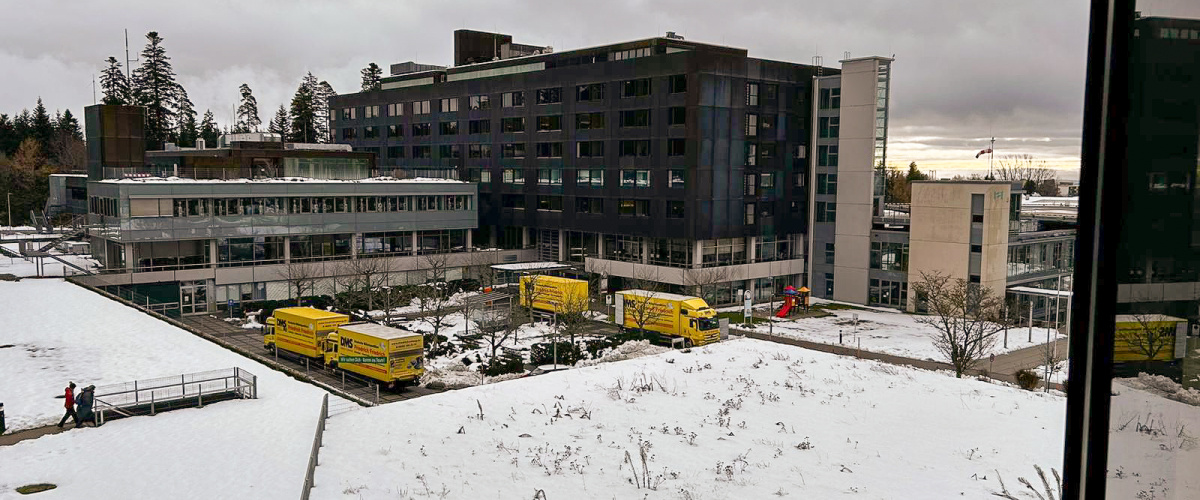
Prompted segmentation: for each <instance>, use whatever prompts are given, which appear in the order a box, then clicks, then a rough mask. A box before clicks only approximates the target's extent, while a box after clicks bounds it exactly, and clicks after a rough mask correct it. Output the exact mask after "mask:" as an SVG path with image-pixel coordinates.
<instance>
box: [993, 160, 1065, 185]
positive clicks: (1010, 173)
mask: <svg viewBox="0 0 1200 500" xmlns="http://www.w3.org/2000/svg"><path fill="white" fill-rule="evenodd" d="M992 175H993V176H995V177H996V179H997V180H1001V181H1020V182H1025V181H1033V183H1034V185H1037V184H1041V182H1042V181H1044V180H1048V179H1053V178H1054V170H1052V169H1050V168H1049V167H1047V166H1046V161H1045V160H1039V159H1037V158H1034V157H1033V155H1031V154H1019V155H1005V156H1002V157H1001V158H1000V160H999V161H997V162H996V166H995V167H992Z"/></svg>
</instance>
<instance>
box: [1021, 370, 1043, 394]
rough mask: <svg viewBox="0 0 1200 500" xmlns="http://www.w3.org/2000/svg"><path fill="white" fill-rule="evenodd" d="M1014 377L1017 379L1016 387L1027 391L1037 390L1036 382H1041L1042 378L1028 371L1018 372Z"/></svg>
mask: <svg viewBox="0 0 1200 500" xmlns="http://www.w3.org/2000/svg"><path fill="white" fill-rule="evenodd" d="M1015 376H1016V377H1017V385H1019V386H1021V388H1022V389H1025V390H1027V391H1032V390H1034V389H1037V386H1038V382H1041V381H1042V377H1039V376H1038V374H1037V373H1034V371H1033V370H1029V369H1025V370H1020V371H1018V372H1017V373H1016V374H1015Z"/></svg>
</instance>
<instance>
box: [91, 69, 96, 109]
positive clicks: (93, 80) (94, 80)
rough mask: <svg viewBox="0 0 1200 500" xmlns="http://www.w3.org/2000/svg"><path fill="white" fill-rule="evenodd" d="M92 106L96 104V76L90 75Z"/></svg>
mask: <svg viewBox="0 0 1200 500" xmlns="http://www.w3.org/2000/svg"><path fill="white" fill-rule="evenodd" d="M92 104H96V74H95V73H92Z"/></svg>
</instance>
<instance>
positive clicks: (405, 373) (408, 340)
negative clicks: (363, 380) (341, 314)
mask: <svg viewBox="0 0 1200 500" xmlns="http://www.w3.org/2000/svg"><path fill="white" fill-rule="evenodd" d="M424 352H425V338H424V337H423V336H422V335H421V334H420V333H414V332H407V331H404V330H401V329H398V328H392V327H390V326H384V325H378V324H375V323H349V324H345V325H341V326H339V327H338V329H337V331H336V332H334V333H331V334H329V336H328V337H326V342H325V364H327V365H330V366H334V367H337V368H341V369H343V370H346V371H348V372H352V373H357V374H359V375H362V376H365V377H370V378H372V379H374V380H378V381H380V382H383V383H385V384H388V385H389V386H395V385H396V384H397V383H399V384H404V383H408V382H415V381H416V380H417V379H419V378H421V374H423V373H425V366H424V360H425V356H424Z"/></svg>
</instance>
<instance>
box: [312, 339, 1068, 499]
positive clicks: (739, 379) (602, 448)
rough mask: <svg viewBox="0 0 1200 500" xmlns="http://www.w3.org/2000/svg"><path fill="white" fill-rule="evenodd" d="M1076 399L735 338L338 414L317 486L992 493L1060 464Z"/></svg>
mask: <svg viewBox="0 0 1200 500" xmlns="http://www.w3.org/2000/svg"><path fill="white" fill-rule="evenodd" d="M1064 406H1065V399H1064V398H1062V397H1061V396H1055V395H1047V394H1044V393H1034V392H1026V391H1022V390H1019V389H1015V388H1012V387H1007V386H1000V385H994V384H989V383H985V382H979V381H975V380H960V379H955V378H953V377H951V376H947V375H946V374H943V373H933V372H926V371H920V370H915V369H910V368H903V367H896V366H892V365H885V364H880V363H877V362H873V361H862V360H857V359H854V358H846V357H839V356H834V355H829V354H824V353H818V352H813V351H808V350H804V349H800V348H795V347H790V346H782V345H778V344H772V343H766V342H760V341H755V340H748V339H747V340H734V341H729V342H723V343H720V344H716V345H711V346H706V347H703V348H698V349H694V350H692V351H691V352H690V353H684V352H680V351H672V352H668V353H665V354H661V355H657V356H651V357H645V358H640V359H636V360H631V361H624V362H617V363H608V364H604V365H599V366H595V367H590V368H581V369H575V370H569V371H565V372H556V373H551V374H547V375H543V376H539V377H532V378H526V379H520V380H514V381H507V382H499V383H496V384H491V385H485V386H479V387H475V388H470V389H464V390H459V391H452V392H448V393H443V394H439V395H434V396H429V397H423V398H420V399H416V400H411V401H407V402H405V403H402V404H393V405H386V406H382V407H377V408H369V409H364V410H361V411H355V412H350V413H347V414H345V415H340V416H338V417H336V418H331V419H330V420H329V425H328V430H327V431H326V434H325V436H326V441H325V443H326V444H325V447H324V448H322V451H321V465H320V466H319V467H318V468H317V475H316V484H317V486H316V489H315V490H314V491H313V497H314V498H326V499H329V498H336V499H342V498H353V499H358V498H364V499H373V498H391V499H408V498H425V497H430V496H431V497H434V498H534V497H535V493H536V492H537V491H538V490H544V492H545V498H551V499H554V498H639V499H640V498H663V499H668V498H669V499H675V498H691V499H700V498H705V499H721V498H774V497H775V496H776V495H780V496H785V495H786V496H792V497H793V498H835V497H841V496H843V495H856V496H858V497H860V498H985V497H990V492H991V491H998V490H999V484H998V483H997V482H996V480H995V479H996V472H995V471H996V470H999V471H1000V472H1001V473H1002V474H1003V475H1004V477H1005V479H1006V480H1008V481H1007V483H1008V484H1014V483H1015V481H1016V478H1017V477H1018V476H1030V475H1032V473H1033V469H1032V465H1033V464H1040V465H1042V466H1043V467H1046V468H1049V467H1055V468H1058V467H1059V465H1058V464H1059V463H1060V462H1061V457H1062V449H1061V442H1062V436H1063V420H1064ZM643 456H644V459H643ZM537 498H542V497H537Z"/></svg>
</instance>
